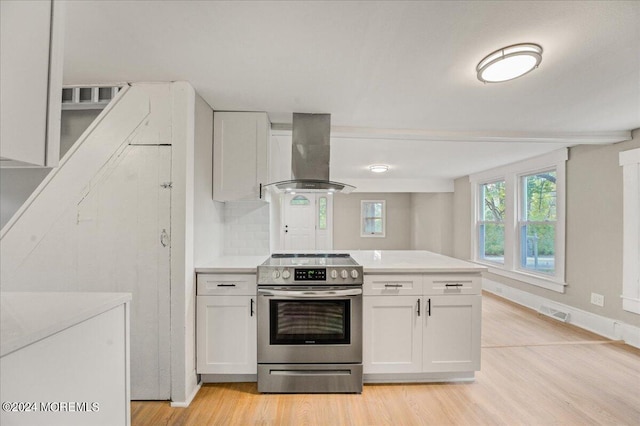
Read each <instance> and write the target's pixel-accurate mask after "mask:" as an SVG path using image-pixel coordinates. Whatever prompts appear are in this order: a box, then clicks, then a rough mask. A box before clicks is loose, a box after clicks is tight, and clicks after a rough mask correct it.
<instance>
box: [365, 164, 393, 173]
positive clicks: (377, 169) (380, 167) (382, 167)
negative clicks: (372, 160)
mask: <svg viewBox="0 0 640 426" xmlns="http://www.w3.org/2000/svg"><path fill="white" fill-rule="evenodd" d="M369 170H371V171H372V172H373V173H384V172H386V171H387V170H389V166H387V165H386V164H374V165H372V166H369Z"/></svg>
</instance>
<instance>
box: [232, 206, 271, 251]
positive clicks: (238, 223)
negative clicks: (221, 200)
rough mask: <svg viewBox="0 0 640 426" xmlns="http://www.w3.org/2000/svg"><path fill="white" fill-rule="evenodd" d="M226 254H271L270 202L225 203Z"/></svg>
mask: <svg viewBox="0 0 640 426" xmlns="http://www.w3.org/2000/svg"><path fill="white" fill-rule="evenodd" d="M224 254H225V255H232V256H237V255H240V256H254V255H261V254H269V204H267V203H265V202H263V201H236V202H233V201H228V202H226V203H225V204H224Z"/></svg>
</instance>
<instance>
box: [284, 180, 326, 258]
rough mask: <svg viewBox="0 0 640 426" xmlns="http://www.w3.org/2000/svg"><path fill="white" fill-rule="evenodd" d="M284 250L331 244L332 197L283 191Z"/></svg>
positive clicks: (314, 247) (321, 246)
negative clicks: (284, 192) (285, 192)
mask: <svg viewBox="0 0 640 426" xmlns="http://www.w3.org/2000/svg"><path fill="white" fill-rule="evenodd" d="M282 200H283V206H282V242H283V243H282V247H283V248H284V250H331V249H332V248H333V197H332V196H331V195H328V194H313V193H307V194H285V195H284V197H282Z"/></svg>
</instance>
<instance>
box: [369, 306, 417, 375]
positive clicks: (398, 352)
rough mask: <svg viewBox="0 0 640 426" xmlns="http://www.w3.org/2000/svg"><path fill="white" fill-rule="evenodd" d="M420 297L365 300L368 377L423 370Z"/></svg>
mask: <svg viewBox="0 0 640 426" xmlns="http://www.w3.org/2000/svg"><path fill="white" fill-rule="evenodd" d="M418 300H420V297H419V296H364V297H363V301H364V304H363V324H364V326H363V330H364V336H363V345H364V347H363V351H362V352H363V369H364V373H365V374H372V373H373V374H375V373H419V372H420V371H422V321H421V317H420V316H419V315H418Z"/></svg>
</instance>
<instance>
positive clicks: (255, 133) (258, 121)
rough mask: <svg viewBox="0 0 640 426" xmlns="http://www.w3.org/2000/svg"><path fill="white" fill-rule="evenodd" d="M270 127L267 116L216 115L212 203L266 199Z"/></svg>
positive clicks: (261, 114)
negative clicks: (213, 201) (265, 186)
mask: <svg viewBox="0 0 640 426" xmlns="http://www.w3.org/2000/svg"><path fill="white" fill-rule="evenodd" d="M270 134H271V124H270V123H269V118H268V117H267V114H266V113H264V112H215V113H214V116H213V199H214V200H216V201H233V200H257V199H260V198H264V188H263V189H262V191H261V188H260V186H261V185H265V184H267V183H269V153H270V149H269V144H270Z"/></svg>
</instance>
